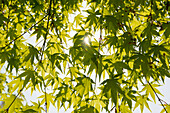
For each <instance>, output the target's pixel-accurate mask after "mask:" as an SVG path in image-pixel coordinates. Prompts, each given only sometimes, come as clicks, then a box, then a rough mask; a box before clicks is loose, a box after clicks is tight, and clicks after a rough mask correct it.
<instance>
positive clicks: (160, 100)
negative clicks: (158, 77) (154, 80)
mask: <svg viewBox="0 0 170 113" xmlns="http://www.w3.org/2000/svg"><path fill="white" fill-rule="evenodd" d="M146 81H147V80H146ZM147 83H148V84H149V86H150V87H151V89H152V91H153V92H154V93H155V95H156V97H157V99H158V100H159V102H160V103H161V105H162V107H163V108H164V110H165V111H166V113H168V111H167V110H166V108H165V106H164V105H163V103H162V99H161V98H160V97H159V96H158V94H157V93H156V91H155V89H154V88H153V87H152V85H151V84H150V83H149V81H147Z"/></svg>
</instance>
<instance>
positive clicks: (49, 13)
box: [39, 0, 52, 113]
mask: <svg viewBox="0 0 170 113" xmlns="http://www.w3.org/2000/svg"><path fill="white" fill-rule="evenodd" d="M51 3H52V0H50V6H49V10H48V14H47V15H48V20H47V31H46V34H45V37H44V42H43V45H42V53H41V59H40V62H39V63H42V60H43V54H44V51H45V44H46V41H47V35H48V33H49V28H48V27H49V21H50V16H51ZM44 91H45V92H44V93H45V112H46V113H47V92H46V84H45V81H44Z"/></svg>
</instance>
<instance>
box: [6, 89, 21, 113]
mask: <svg viewBox="0 0 170 113" xmlns="http://www.w3.org/2000/svg"><path fill="white" fill-rule="evenodd" d="M23 89H24V87H23V88H22V89H21V90H20V91H19V92H18V94H17V96H15V98H14V100H13V101H12V102H11V104H10V105H9V106H8V108H7V109H6V112H7V113H8V111H9V108H10V107H11V106H12V104H13V103H14V102H15V100H16V99H17V98H18V96H19V95H20V93H21V92H22V90H23Z"/></svg>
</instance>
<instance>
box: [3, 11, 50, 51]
mask: <svg viewBox="0 0 170 113" xmlns="http://www.w3.org/2000/svg"><path fill="white" fill-rule="evenodd" d="M47 15H48V14H46V15H45V16H44V17H43V18H42V19H41V20H39V21H38V22H37V23H35V24H34V25H33V26H31V27H30V28H29V29H28V30H26V31H25V32H24V33H22V34H21V35H20V36H18V37H17V38H15V39H13V40H12V41H11V42H9V43H8V44H6V45H5V46H4V47H2V48H1V49H2V50H3V49H5V48H6V47H8V46H9V45H11V44H12V43H13V42H15V41H16V40H17V39H19V38H20V37H22V36H23V35H24V34H26V33H27V32H28V31H29V30H31V29H32V28H33V27H35V26H36V25H37V24H39V23H40V22H41V21H42V20H43V19H44V18H46V17H47Z"/></svg>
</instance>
